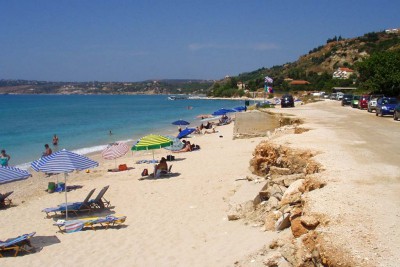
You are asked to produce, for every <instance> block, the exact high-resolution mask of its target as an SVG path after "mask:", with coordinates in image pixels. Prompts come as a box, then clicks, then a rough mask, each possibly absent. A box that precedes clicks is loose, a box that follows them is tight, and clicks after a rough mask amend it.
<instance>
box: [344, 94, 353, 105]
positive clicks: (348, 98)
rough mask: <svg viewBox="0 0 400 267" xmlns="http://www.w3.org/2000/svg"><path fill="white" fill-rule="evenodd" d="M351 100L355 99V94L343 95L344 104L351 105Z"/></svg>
mask: <svg viewBox="0 0 400 267" xmlns="http://www.w3.org/2000/svg"><path fill="white" fill-rule="evenodd" d="M351 100H353V95H343V98H342V106H350V105H351Z"/></svg>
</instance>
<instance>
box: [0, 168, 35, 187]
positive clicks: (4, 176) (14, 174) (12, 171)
mask: <svg viewBox="0 0 400 267" xmlns="http://www.w3.org/2000/svg"><path fill="white" fill-rule="evenodd" d="M30 176H31V174H30V173H29V172H27V171H24V170H21V169H18V168H15V167H8V166H0V184H5V183H10V182H14V181H19V180H23V179H27V178H28V177H30Z"/></svg>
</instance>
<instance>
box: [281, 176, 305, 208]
mask: <svg viewBox="0 0 400 267" xmlns="http://www.w3.org/2000/svg"><path fill="white" fill-rule="evenodd" d="M304 181H305V180H304V179H300V180H297V181H295V182H293V183H292V184H291V185H290V186H289V187H288V189H287V190H286V191H285V193H284V194H283V196H282V200H281V206H283V205H286V204H293V203H296V202H299V201H300V200H301V195H302V194H303V192H304V190H305V188H304Z"/></svg>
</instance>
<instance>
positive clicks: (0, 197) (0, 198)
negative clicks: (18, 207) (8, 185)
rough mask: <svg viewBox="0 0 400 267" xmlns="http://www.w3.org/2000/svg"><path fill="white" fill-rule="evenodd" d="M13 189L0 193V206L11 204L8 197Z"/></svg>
mask: <svg viewBox="0 0 400 267" xmlns="http://www.w3.org/2000/svg"><path fill="white" fill-rule="evenodd" d="M12 193H14V191H10V192H7V193H5V194H0V208H5V207H7V206H10V205H11V202H12V201H11V198H8V197H9V196H10V195H11V194H12Z"/></svg>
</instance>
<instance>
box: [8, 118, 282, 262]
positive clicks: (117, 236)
mask: <svg viewBox="0 0 400 267" xmlns="http://www.w3.org/2000/svg"><path fill="white" fill-rule="evenodd" d="M232 127H233V125H232V124H231V125H227V126H224V127H219V128H218V131H219V132H218V133H215V134H209V135H202V136H198V137H197V136H196V137H194V138H192V139H191V140H192V141H193V142H194V143H196V144H199V145H200V146H201V150H200V151H195V152H191V153H181V154H175V156H176V160H175V161H173V162H172V164H173V167H172V172H173V173H174V175H173V176H172V177H169V178H165V179H148V180H139V178H141V176H140V173H141V172H142V170H143V169H144V168H148V169H151V168H152V165H151V164H135V163H134V162H136V161H137V160H141V159H151V158H152V152H133V153H131V152H128V154H127V155H126V156H124V157H123V158H120V159H117V165H118V164H121V163H126V164H127V165H128V166H129V167H134V168H135V169H133V170H128V171H124V172H119V173H110V172H107V169H109V168H114V166H115V163H114V161H113V160H111V161H106V160H104V159H102V158H101V156H100V155H92V156H90V157H91V158H92V159H94V160H97V161H99V162H100V166H99V167H98V168H96V169H93V170H91V172H90V173H85V172H79V173H72V174H71V175H70V176H69V177H68V182H69V185H82V186H83V187H82V188H81V189H78V190H74V191H71V192H69V193H68V200H69V201H82V200H83V198H84V197H85V196H86V195H87V193H88V192H89V191H90V190H91V189H92V188H97V192H98V191H99V190H100V189H101V188H102V187H104V186H106V185H110V189H109V190H108V192H107V193H106V195H105V197H106V198H107V199H108V200H110V201H111V204H112V206H114V207H115V208H113V209H112V212H115V214H116V215H126V216H127V220H126V222H125V226H123V227H121V228H120V229H108V230H97V231H92V230H88V231H81V232H77V233H73V234H61V233H57V230H58V228H57V227H55V226H53V223H54V221H53V220H52V219H46V218H45V213H43V212H41V210H42V209H43V208H45V207H52V206H56V205H57V204H60V203H63V201H64V194H63V193H53V194H48V193H47V192H45V191H44V190H45V189H46V188H47V184H48V182H49V181H55V180H56V178H55V177H54V176H53V177H51V178H45V176H44V174H42V173H34V176H33V177H32V178H30V179H28V180H26V181H21V182H15V183H11V184H6V185H2V186H1V191H8V190H14V194H13V196H12V199H13V203H14V205H15V206H13V207H10V208H8V209H5V210H2V211H1V213H2V216H1V218H0V221H1V223H2V225H3V227H1V230H0V236H1V237H2V238H4V237H13V236H18V235H20V234H22V233H28V232H33V231H35V232H36V237H34V238H32V244H33V245H34V246H35V247H41V246H43V248H42V249H41V251H40V252H36V253H32V254H26V255H24V256H21V257H16V258H13V257H7V258H4V259H2V266H15V265H21V266H26V265H28V264H29V265H30V266H43V265H46V266H70V265H74V266H95V265H99V264H100V265H102V266H111V265H117V266H187V265H191V266H212V265H214V266H215V265H217V266H229V265H231V264H232V263H233V262H235V261H236V260H239V259H240V258H242V257H244V256H245V255H247V254H249V253H251V252H252V251H254V250H257V249H260V248H261V247H263V246H264V245H265V244H267V243H268V242H269V241H270V240H271V239H272V238H273V237H274V236H275V235H276V233H268V232H264V231H263V230H262V229H260V228H257V227H251V226H246V225H243V223H241V222H240V221H237V222H230V221H228V220H227V217H226V210H227V208H228V202H229V199H230V197H231V196H232V195H233V194H234V193H235V191H236V190H240V188H241V187H249V186H250V187H254V190H253V191H249V192H248V195H246V194H244V196H243V201H245V200H247V199H251V198H253V196H254V195H255V194H256V192H257V190H259V185H252V186H251V185H248V184H247V181H244V180H241V179H243V178H244V177H246V175H248V174H250V172H249V170H248V164H249V159H250V157H251V154H252V151H253V150H254V147H255V146H256V145H257V144H258V142H259V140H257V139H254V140H235V141H234V140H232ZM220 136H221V137H220ZM167 154H168V151H167V150H164V149H161V150H156V151H155V157H156V158H158V159H159V158H160V157H161V156H166V155H167ZM59 179H60V180H62V179H63V176H62V175H60V176H59ZM97 192H95V194H94V195H96V194H97ZM237 201H241V200H237ZM96 215H98V214H96Z"/></svg>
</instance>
